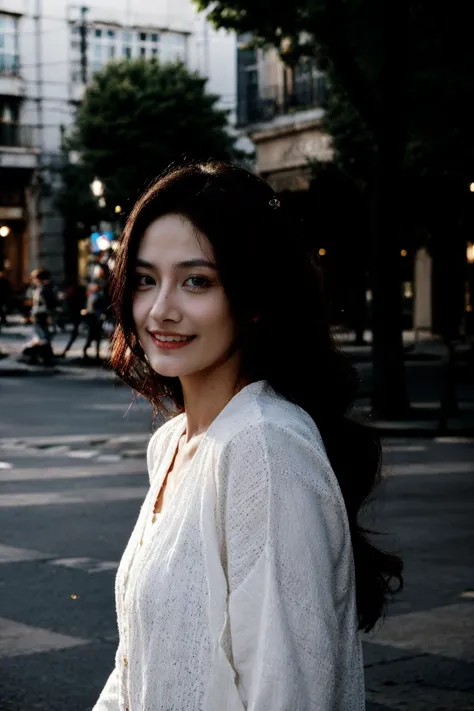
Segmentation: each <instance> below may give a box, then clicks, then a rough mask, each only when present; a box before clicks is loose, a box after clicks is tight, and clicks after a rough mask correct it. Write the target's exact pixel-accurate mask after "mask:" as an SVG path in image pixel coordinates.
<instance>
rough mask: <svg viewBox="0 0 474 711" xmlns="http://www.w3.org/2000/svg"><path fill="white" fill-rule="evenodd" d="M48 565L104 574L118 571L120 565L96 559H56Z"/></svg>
mask: <svg viewBox="0 0 474 711" xmlns="http://www.w3.org/2000/svg"><path fill="white" fill-rule="evenodd" d="M48 565H57V566H62V567H64V568H73V569H74V570H81V571H83V572H84V573H104V572H108V571H109V570H117V568H118V565H119V564H118V563H116V562H114V561H111V560H94V558H56V559H55V560H49V561H48Z"/></svg>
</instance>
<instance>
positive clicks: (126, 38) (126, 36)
mask: <svg viewBox="0 0 474 711" xmlns="http://www.w3.org/2000/svg"><path fill="white" fill-rule="evenodd" d="M122 39H123V41H124V42H126V43H127V44H130V43H131V41H132V33H131V32H123V33H122Z"/></svg>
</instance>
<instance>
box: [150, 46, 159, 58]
mask: <svg viewBox="0 0 474 711" xmlns="http://www.w3.org/2000/svg"><path fill="white" fill-rule="evenodd" d="M151 56H152V57H157V56H158V50H157V49H156V47H153V49H152V50H151Z"/></svg>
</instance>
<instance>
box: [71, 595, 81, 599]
mask: <svg viewBox="0 0 474 711" xmlns="http://www.w3.org/2000/svg"><path fill="white" fill-rule="evenodd" d="M78 597H79V595H74V594H72V595H71V600H77V598H78Z"/></svg>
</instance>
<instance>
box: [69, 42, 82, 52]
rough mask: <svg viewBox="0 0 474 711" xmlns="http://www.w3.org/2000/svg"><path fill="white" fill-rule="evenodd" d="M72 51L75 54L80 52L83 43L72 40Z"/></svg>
mask: <svg viewBox="0 0 474 711" xmlns="http://www.w3.org/2000/svg"><path fill="white" fill-rule="evenodd" d="M71 49H72V51H73V52H79V50H80V49H81V43H80V42H79V40H72V42H71Z"/></svg>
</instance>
